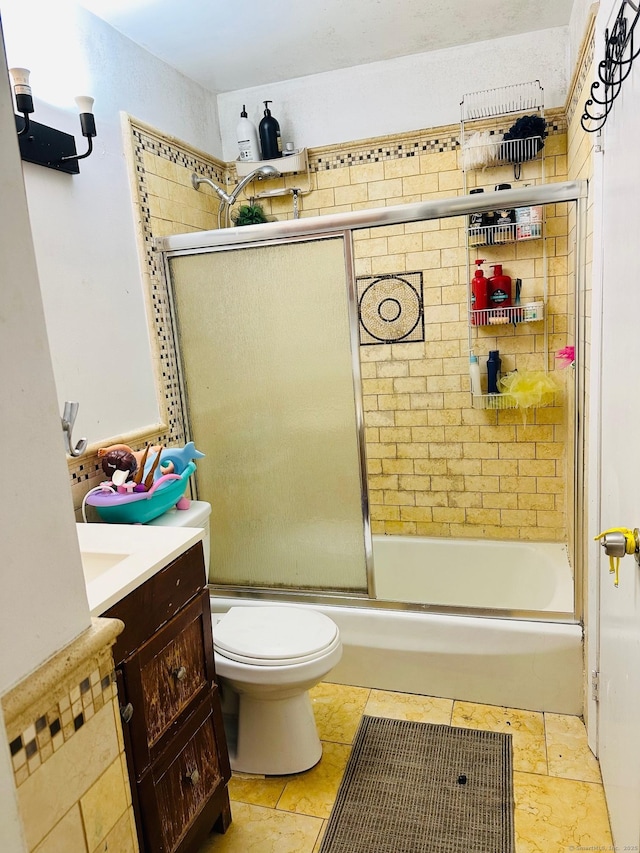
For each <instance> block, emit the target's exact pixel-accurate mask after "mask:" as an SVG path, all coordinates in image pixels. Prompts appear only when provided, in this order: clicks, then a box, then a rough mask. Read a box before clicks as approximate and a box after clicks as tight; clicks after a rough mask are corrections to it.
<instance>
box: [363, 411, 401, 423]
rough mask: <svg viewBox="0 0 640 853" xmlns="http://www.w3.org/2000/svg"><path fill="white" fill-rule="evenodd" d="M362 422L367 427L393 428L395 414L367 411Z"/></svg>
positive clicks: (391, 412)
mask: <svg viewBox="0 0 640 853" xmlns="http://www.w3.org/2000/svg"><path fill="white" fill-rule="evenodd" d="M364 421H365V424H366V425H367V426H377V427H381V426H395V423H396V421H395V413H394V412H393V411H390V410H388V411H384V412H379V411H377V410H376V411H367V412H365V416H364Z"/></svg>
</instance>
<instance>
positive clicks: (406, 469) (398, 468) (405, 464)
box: [381, 459, 414, 474]
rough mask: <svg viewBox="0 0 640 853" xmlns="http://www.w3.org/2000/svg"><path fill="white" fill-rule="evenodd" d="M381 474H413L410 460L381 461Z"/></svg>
mask: <svg viewBox="0 0 640 853" xmlns="http://www.w3.org/2000/svg"><path fill="white" fill-rule="evenodd" d="M381 464H382V472H383V473H384V474H413V473H414V467H413V460H412V459H383V460H382V463H381Z"/></svg>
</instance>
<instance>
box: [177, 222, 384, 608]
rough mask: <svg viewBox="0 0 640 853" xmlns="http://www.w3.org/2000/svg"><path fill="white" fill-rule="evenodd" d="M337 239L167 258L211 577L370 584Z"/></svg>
mask: <svg viewBox="0 0 640 853" xmlns="http://www.w3.org/2000/svg"><path fill="white" fill-rule="evenodd" d="M346 267H347V265H346V264H345V243H344V240H343V238H342V237H341V236H340V237H331V238H327V239H317V240H314V241H301V242H293V243H291V242H290V243H286V244H285V243H278V244H274V245H262V246H252V247H249V248H231V249H229V248H226V249H224V250H211V251H209V250H207V251H206V252H202V253H199V254H189V255H178V256H174V257H172V258H171V259H170V261H169V268H170V278H171V284H172V292H173V301H174V309H175V318H176V325H177V333H178V342H179V353H180V359H181V366H182V377H183V384H184V388H185V393H186V398H187V399H186V404H187V405H186V408H187V411H188V419H189V428H190V437H191V438H192V439H193V440H194V441H195V444H196V447H197V448H198V449H199V450H201V451H202V452H203V453H205V454H206V456H205V458H204V459H201V460H199V461H198V471H197V475H196V477H197V489H198V497H199V498H200V499H201V500H206V501H209V502H210V503H211V506H212V519H211V571H210V579H211V581H212V582H213V583H220V584H230V585H233V586H252V587H279V588H282V589H296V590H300V589H307V590H316V589H322V590H325V591H326V590H340V591H348V592H366V591H367V568H366V553H367V546H366V539H367V536H368V529H367V527H366V522H365V519H366V512H365V509H366V494H365V485H364V476H363V456H362V451H361V447H360V441H359V428H358V421H359V418H358V411H359V409H358V400H357V398H356V395H355V386H354V370H355V369H357V367H356V364H355V363H354V358H353V355H352V340H351V337H352V326H351V323H350V308H349V286H348V281H347V276H346V273H345V269H346Z"/></svg>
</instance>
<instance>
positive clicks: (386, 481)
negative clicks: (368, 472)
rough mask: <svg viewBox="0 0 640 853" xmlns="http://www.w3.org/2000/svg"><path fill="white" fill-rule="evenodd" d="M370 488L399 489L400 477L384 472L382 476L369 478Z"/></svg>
mask: <svg viewBox="0 0 640 853" xmlns="http://www.w3.org/2000/svg"><path fill="white" fill-rule="evenodd" d="M369 488H371V489H387V490H388V489H397V488H398V477H397V476H396V475H395V474H383V475H380V476H375V477H370V478H369Z"/></svg>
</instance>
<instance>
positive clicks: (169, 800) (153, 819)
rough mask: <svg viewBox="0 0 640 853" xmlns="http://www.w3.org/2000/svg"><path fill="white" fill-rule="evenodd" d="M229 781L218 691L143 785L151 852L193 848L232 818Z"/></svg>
mask: <svg viewBox="0 0 640 853" xmlns="http://www.w3.org/2000/svg"><path fill="white" fill-rule="evenodd" d="M230 776H231V770H230V767H229V759H228V756H227V750H226V743H225V740H224V729H223V725H222V713H221V711H220V699H219V697H218V695H217V688H216V687H214V688H213V689H212V691H211V692H210V694H209V696H208V697H207V698H206V699H205V700H204V701H202V702H201V703H200V705H199V706H198V708H197V709H196V711H194V713H193V714H192V715H191V717H190V718H189V719H188V721H187V722H186V724H185V725H184V727H183V729H182V731H181V732H180V733H179V735H178V736H177V737H176V738H175V740H174V741H173V742H172V744H171V748H170V749H169V750H167V751H166V752H165V753H163V755H162V756H160V758H159V759H158V760H157V761H155V762H154V764H153V765H152V766H151V767H150V768H149V770H148V772H147V773H146V774H145V776H144V778H143V779H142V780H141V781H140V783H139V795H140V802H141V805H142V811H143V815H144V817H143V824H144V828H143V833H144V840H145V849H146V850H147V851H148V853H174V851H177V850H181V851H182V850H187V849H192V846H197V843H198V841H199V842H200V843H201V841H202V840H203V839H204V838H205V837H206V835H207V834H208V832H209V831H210V829H211V827H212V825H213V823H214V822H215V821H216V819H217V818H218V816H219V815H220V814H221V813H223V812H225V810H226V811H227V813H228V809H229V801H228V793H227V790H226V783H227V781H228V780H229V778H230Z"/></svg>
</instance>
